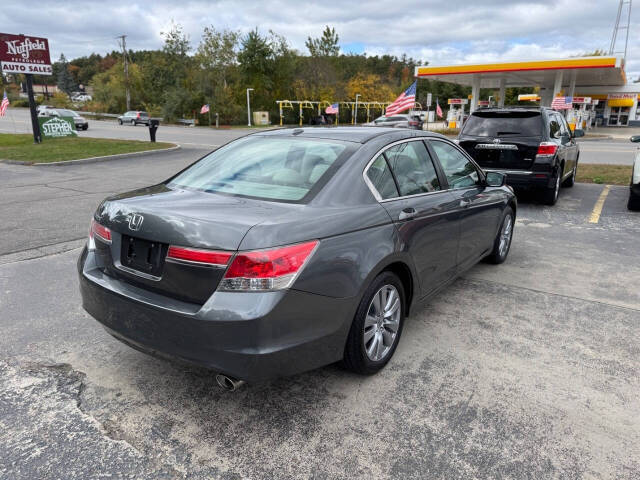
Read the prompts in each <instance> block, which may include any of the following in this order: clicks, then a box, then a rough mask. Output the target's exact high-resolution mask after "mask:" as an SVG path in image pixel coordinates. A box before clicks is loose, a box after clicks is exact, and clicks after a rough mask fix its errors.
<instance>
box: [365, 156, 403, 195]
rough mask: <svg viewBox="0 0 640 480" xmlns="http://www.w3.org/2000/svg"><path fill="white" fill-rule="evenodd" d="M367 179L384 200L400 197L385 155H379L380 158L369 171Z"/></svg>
mask: <svg viewBox="0 0 640 480" xmlns="http://www.w3.org/2000/svg"><path fill="white" fill-rule="evenodd" d="M367 178H368V179H369V181H370V182H371V184H372V185H373V186H374V187H375V189H376V190H377V191H378V193H379V194H380V196H381V197H382V199H383V200H384V199H387V198H395V197H397V196H398V190H396V184H395V183H394V181H393V176H392V175H391V170H389V166H388V165H387V161H386V160H385V158H384V155H378V158H376V159H375V161H374V162H373V163H372V164H371V165H370V166H369V168H368V169H367Z"/></svg>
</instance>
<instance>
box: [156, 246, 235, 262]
mask: <svg viewBox="0 0 640 480" xmlns="http://www.w3.org/2000/svg"><path fill="white" fill-rule="evenodd" d="M231 255H232V254H231V253H229V252H216V251H214V250H200V249H197V248H184V247H174V246H173V245H172V246H170V247H169V251H168V252H167V258H172V259H174V260H182V261H186V262H194V263H207V264H209V265H223V266H226V265H227V263H229V259H230V258H231Z"/></svg>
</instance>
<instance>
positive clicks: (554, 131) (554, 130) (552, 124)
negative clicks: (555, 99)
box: [549, 114, 560, 138]
mask: <svg viewBox="0 0 640 480" xmlns="http://www.w3.org/2000/svg"><path fill="white" fill-rule="evenodd" d="M549 117H550V118H549V136H550V137H551V138H560V122H559V121H558V119H557V118H556V115H555V114H551V115H550V116H549Z"/></svg>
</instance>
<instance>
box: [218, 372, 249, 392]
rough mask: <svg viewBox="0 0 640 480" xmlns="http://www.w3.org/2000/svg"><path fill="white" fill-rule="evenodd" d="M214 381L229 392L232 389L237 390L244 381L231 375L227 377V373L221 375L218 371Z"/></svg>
mask: <svg viewBox="0 0 640 480" xmlns="http://www.w3.org/2000/svg"><path fill="white" fill-rule="evenodd" d="M216 382H218V386H219V387H220V388H222V389H223V390H227V391H229V392H233V391H234V390H237V389H238V388H239V387H240V386H241V385H242V384H243V383H244V381H242V380H238V379H237V378H233V377H228V376H227V375H223V374H222V373H219V374H218V375H216Z"/></svg>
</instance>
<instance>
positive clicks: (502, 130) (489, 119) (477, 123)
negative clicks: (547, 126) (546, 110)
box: [462, 110, 542, 137]
mask: <svg viewBox="0 0 640 480" xmlns="http://www.w3.org/2000/svg"><path fill="white" fill-rule="evenodd" d="M462 134H464V135H473V136H477V137H503V136H505V137H508V136H509V135H521V136H540V135H542V119H541V116H540V112H531V111H526V110H525V111H516V112H513V111H509V112H504V111H498V112H492V111H484V112H483V111H479V112H474V113H472V114H471V115H470V116H469V118H468V119H467V121H466V122H465V123H464V126H463V127H462Z"/></svg>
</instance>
